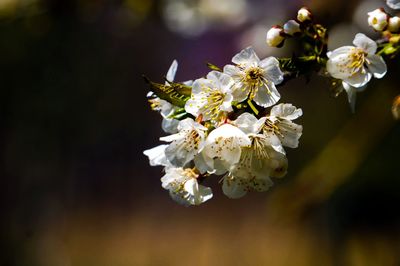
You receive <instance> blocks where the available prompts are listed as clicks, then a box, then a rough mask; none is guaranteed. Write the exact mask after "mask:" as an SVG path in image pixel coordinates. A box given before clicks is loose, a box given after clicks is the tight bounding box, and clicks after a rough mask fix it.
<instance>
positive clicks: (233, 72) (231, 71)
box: [224, 65, 243, 77]
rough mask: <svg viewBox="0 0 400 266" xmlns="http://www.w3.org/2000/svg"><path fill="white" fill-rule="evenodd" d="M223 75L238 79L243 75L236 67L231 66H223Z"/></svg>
mask: <svg viewBox="0 0 400 266" xmlns="http://www.w3.org/2000/svg"><path fill="white" fill-rule="evenodd" d="M224 73H225V74H227V75H229V76H231V77H239V76H241V75H242V74H243V72H242V71H241V70H240V69H239V68H238V67H236V66H233V65H226V66H224Z"/></svg>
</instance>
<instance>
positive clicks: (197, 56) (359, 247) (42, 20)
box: [0, 0, 400, 266]
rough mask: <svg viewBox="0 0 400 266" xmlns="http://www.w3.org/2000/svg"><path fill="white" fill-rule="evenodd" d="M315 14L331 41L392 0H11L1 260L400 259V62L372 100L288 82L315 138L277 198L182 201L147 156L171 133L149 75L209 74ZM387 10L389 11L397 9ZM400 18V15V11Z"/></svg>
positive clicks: (5, 31)
mask: <svg viewBox="0 0 400 266" xmlns="http://www.w3.org/2000/svg"><path fill="white" fill-rule="evenodd" d="M304 5H306V6H308V7H309V8H311V10H312V11H313V13H314V15H315V17H316V20H317V21H319V22H321V23H323V24H324V25H326V26H328V28H330V29H331V31H330V32H331V43H330V48H331V49H334V48H337V47H338V46H341V45H344V44H350V43H351V41H352V39H353V37H354V34H355V33H357V32H360V31H362V32H365V33H366V34H368V35H370V36H371V37H374V32H373V31H372V30H370V29H369V28H368V27H367V26H366V25H367V22H366V19H367V16H366V12H367V11H371V10H373V9H375V8H377V7H386V6H385V1H383V0H381V1H380V0H375V1H355V0H335V1H333V0H329V1H328V0H327V1H296V0H291V1H278V0H269V1H268V0H265V1H262V0H219V1H211V0H164V1H155V0H116V1H107V0H70V1H67V0H65V1H62V0H59V1H51V0H0V34H1V41H0V87H1V89H0V110H1V114H0V119H1V131H0V137H1V138H0V139H1V142H0V156H1V160H0V177H1V178H0V206H1V207H0V208H1V209H0V211H1V218H0V234H1V235H0V250H1V252H0V265H2V266H17V265H18V266H70V265H74V266H75V265H79V266H90V265H96V266H128V265H385V266H386V265H400V212H399V203H400V171H399V163H400V157H399V151H400V138H399V136H400V125H399V123H396V122H395V121H394V119H393V118H392V115H391V111H390V109H391V104H392V101H393V98H394V97H395V96H396V95H398V94H399V89H398V84H399V81H400V77H399V75H396V73H399V66H400V65H399V63H398V62H399V60H398V58H397V59H396V60H394V61H392V62H388V64H389V68H388V69H389V72H388V74H387V75H386V77H385V79H383V80H380V81H377V80H374V81H372V82H371V83H370V86H369V88H368V89H367V90H366V91H365V92H363V93H361V94H359V95H358V99H357V110H356V113H355V114H352V113H351V111H350V108H349V106H348V103H347V96H346V95H344V94H342V95H340V96H339V97H338V98H335V97H333V93H332V92H331V91H330V86H329V82H328V81H327V80H325V79H324V78H321V77H318V76H314V77H313V78H312V79H311V82H310V83H308V84H306V81H305V80H304V79H302V78H300V79H298V80H294V81H291V82H289V83H288V84H287V85H285V86H284V87H282V88H281V89H280V92H281V94H282V101H283V102H289V103H293V104H294V105H296V106H297V107H301V108H302V109H303V111H304V116H303V117H302V118H301V119H300V120H299V121H298V123H300V124H302V125H303V126H304V133H303V137H302V139H301V145H300V147H299V148H298V149H295V150H290V151H288V158H289V165H290V166H289V173H288V175H287V176H286V178H285V179H283V180H277V181H276V182H275V186H274V187H273V188H272V189H271V190H270V191H268V192H267V193H261V194H258V193H251V194H248V195H247V196H246V197H245V198H242V199H240V200H229V199H227V198H226V197H225V196H223V195H222V192H221V189H220V186H219V184H218V181H219V180H218V179H217V178H215V180H212V181H210V183H209V185H210V186H211V187H212V188H213V191H214V198H213V199H212V200H211V201H209V202H207V203H206V204H204V205H202V206H199V207H192V208H185V207H182V206H179V205H177V204H176V203H175V202H173V201H172V200H171V199H170V198H169V195H168V193H167V192H166V191H164V190H163V189H162V188H161V186H160V180H159V179H160V177H161V176H162V169H161V168H153V167H150V166H149V164H148V161H147V158H146V157H145V156H144V155H142V151H143V150H145V149H148V148H151V147H154V146H156V145H158V143H159V141H158V138H159V137H161V136H164V133H163V132H162V130H161V118H160V116H159V114H157V113H155V112H152V111H151V110H150V108H149V106H148V104H147V101H146V97H145V96H146V94H147V91H148V88H147V86H146V84H145V83H144V82H143V80H142V78H141V75H142V74H146V75H147V76H148V77H149V78H150V79H152V80H154V81H159V82H162V80H163V76H164V75H165V73H166V71H167V69H168V67H169V65H170V63H171V62H172V60H173V59H177V60H178V61H179V63H180V67H179V69H178V74H177V80H178V81H184V80H188V79H193V78H197V77H201V76H203V75H205V74H206V73H207V71H208V69H207V68H206V66H205V62H212V63H214V64H216V65H219V66H223V65H225V64H227V63H229V62H230V60H231V58H232V56H233V55H235V54H236V53H237V52H238V51H240V50H241V49H242V48H244V47H247V46H249V45H253V46H254V48H255V49H256V51H257V52H258V53H259V55H260V56H261V57H264V56H269V55H275V56H282V55H291V49H290V47H291V45H293V44H291V43H290V42H289V43H288V48H289V49H287V50H285V49H275V48H268V47H267V45H266V44H265V34H266V31H267V30H268V29H269V28H270V27H271V26H272V25H275V24H283V23H285V22H286V21H287V20H289V19H292V18H295V15H296V12H297V10H298V9H299V8H300V7H302V6H304ZM386 9H387V8H386ZM387 10H388V9H387Z"/></svg>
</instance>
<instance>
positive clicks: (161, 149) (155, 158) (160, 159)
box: [143, 144, 169, 166]
mask: <svg viewBox="0 0 400 266" xmlns="http://www.w3.org/2000/svg"><path fill="white" fill-rule="evenodd" d="M167 147H168V145H166V144H163V145H159V146H157V147H154V148H152V149H149V150H145V151H144V152H143V154H144V155H146V156H147V157H149V161H150V165H151V166H158V165H162V166H167V165H169V162H168V160H167V158H166V157H165V148H167Z"/></svg>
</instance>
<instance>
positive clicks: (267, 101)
mask: <svg viewBox="0 0 400 266" xmlns="http://www.w3.org/2000/svg"><path fill="white" fill-rule="evenodd" d="M267 86H268V87H267ZM280 98H281V95H280V94H279V92H278V90H277V89H276V87H275V85H274V83H268V84H267V85H264V86H262V87H260V88H259V89H258V91H257V93H256V96H255V97H254V101H255V102H256V103H257V104H258V105H259V106H262V107H270V106H272V105H274V104H276V103H277V102H278V101H279V99H280Z"/></svg>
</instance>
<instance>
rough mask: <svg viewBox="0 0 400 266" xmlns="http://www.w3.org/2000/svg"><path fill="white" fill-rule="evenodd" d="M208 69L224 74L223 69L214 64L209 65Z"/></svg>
mask: <svg viewBox="0 0 400 266" xmlns="http://www.w3.org/2000/svg"><path fill="white" fill-rule="evenodd" d="M207 67H208V68H209V69H211V70H215V71H219V72H222V69H221V68H220V67H217V66H216V65H214V64H211V63H207Z"/></svg>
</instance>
